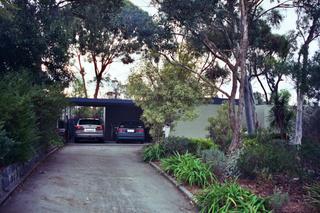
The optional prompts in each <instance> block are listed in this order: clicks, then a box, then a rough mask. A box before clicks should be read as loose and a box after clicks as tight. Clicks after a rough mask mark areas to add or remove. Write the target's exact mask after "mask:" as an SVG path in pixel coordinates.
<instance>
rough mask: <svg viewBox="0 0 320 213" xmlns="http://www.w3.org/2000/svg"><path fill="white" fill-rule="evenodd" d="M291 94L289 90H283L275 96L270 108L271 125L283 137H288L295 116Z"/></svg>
mask: <svg viewBox="0 0 320 213" xmlns="http://www.w3.org/2000/svg"><path fill="white" fill-rule="evenodd" d="M290 97H291V94H290V92H289V91H288V90H281V91H280V93H279V94H276V95H275V96H274V97H272V98H273V106H272V108H271V110H270V126H271V127H273V128H274V129H275V130H276V131H277V132H278V133H279V134H280V136H281V138H282V139H287V138H288V134H289V133H290V131H291V126H292V125H291V124H292V123H291V121H292V119H293V118H294V113H293V110H292V109H291V107H290V105H289V101H290Z"/></svg>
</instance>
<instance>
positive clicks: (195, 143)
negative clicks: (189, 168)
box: [164, 137, 217, 155]
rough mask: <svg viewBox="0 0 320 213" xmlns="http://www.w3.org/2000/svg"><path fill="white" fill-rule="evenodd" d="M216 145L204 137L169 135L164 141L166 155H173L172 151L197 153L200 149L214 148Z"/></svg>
mask: <svg viewBox="0 0 320 213" xmlns="http://www.w3.org/2000/svg"><path fill="white" fill-rule="evenodd" d="M216 146H217V145H215V144H214V142H213V141H212V140H210V139H204V138H203V139H202V138H185V137H169V138H168V139H167V140H166V141H165V142H164V147H165V152H166V154H167V155H173V154H174V153H179V154H185V153H192V154H197V153H199V151H201V150H204V149H210V148H214V147H216Z"/></svg>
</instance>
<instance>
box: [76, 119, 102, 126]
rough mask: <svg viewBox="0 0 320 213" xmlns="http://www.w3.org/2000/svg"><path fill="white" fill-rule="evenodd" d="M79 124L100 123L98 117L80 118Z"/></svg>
mask: <svg viewBox="0 0 320 213" xmlns="http://www.w3.org/2000/svg"><path fill="white" fill-rule="evenodd" d="M79 125H100V120H98V119H80V120H79Z"/></svg>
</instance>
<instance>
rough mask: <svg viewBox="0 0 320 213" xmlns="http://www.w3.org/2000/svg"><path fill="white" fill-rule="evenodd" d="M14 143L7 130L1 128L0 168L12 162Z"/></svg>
mask: <svg viewBox="0 0 320 213" xmlns="http://www.w3.org/2000/svg"><path fill="white" fill-rule="evenodd" d="M13 145H14V142H13V141H12V140H11V139H10V138H8V136H7V133H6V131H5V130H3V129H2V125H1V126H0V166H3V165H5V164H6V163H7V162H8V161H9V162H10V160H8V159H10V158H11V157H10V151H11V150H12V147H13Z"/></svg>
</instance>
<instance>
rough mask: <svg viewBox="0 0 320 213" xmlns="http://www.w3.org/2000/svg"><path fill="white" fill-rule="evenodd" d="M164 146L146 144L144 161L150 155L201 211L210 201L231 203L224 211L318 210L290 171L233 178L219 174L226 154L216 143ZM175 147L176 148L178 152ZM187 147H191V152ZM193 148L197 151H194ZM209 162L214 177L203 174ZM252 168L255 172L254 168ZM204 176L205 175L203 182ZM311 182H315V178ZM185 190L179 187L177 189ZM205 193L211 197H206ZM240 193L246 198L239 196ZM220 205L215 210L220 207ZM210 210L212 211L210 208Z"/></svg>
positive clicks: (293, 212)
mask: <svg viewBox="0 0 320 213" xmlns="http://www.w3.org/2000/svg"><path fill="white" fill-rule="evenodd" d="M251 142H252V141H251ZM166 146H167V144H163V145H160V144H156V145H155V146H149V147H147V148H146V149H145V152H144V157H145V161H149V160H150V159H149V158H150V157H151V158H152V159H151V161H152V162H153V163H152V164H154V165H156V166H157V167H158V168H159V169H158V170H160V172H161V173H162V174H164V176H166V177H167V178H168V179H169V180H170V181H171V182H173V183H174V185H176V186H177V187H178V188H179V189H180V188H183V189H184V190H186V191H188V194H192V195H191V196H189V199H191V200H193V201H194V202H195V203H196V204H197V205H198V206H199V208H200V209H202V210H204V212H207V211H208V209H210V205H216V204H217V205H222V206H220V207H219V208H229V206H230V205H231V206H233V207H232V208H231V209H227V211H234V210H235V211H239V210H240V211H246V210H248V209H251V208H253V209H256V210H254V211H253V212H270V211H271V210H273V212H283V213H289V212H290V213H304V212H310V213H311V212H317V210H316V209H312V208H313V207H311V204H310V194H307V192H310V190H309V189H308V190H306V188H305V185H306V182H303V183H304V184H303V183H302V181H303V180H302V179H299V178H297V177H298V176H296V175H294V176H293V175H289V174H286V172H278V173H275V172H273V173H268V172H266V173H257V174H259V176H256V177H250V178H249V177H246V176H240V177H239V178H236V179H234V178H225V175H226V173H225V174H224V175H221V174H222V173H221V171H222V170H221V169H222V168H225V169H226V165H227V164H226V163H227V162H226V161H225V160H226V158H225V157H224V156H223V153H222V152H221V151H219V150H217V149H216V147H213V148H210V149H204V150H203V151H201V149H199V147H198V148H195V147H194V144H193V145H192V146H191V148H192V149H187V148H188V143H186V142H185V141H183V142H181V141H178V142H176V141H173V142H172V143H171V144H169V147H170V149H169V151H168V150H167V148H166ZM175 150H178V152H177V151H175ZM189 150H191V153H190V152H189ZM195 150H197V151H196V152H195ZM179 153H181V154H179ZM267 160H269V159H267ZM215 161H218V162H215ZM201 162H202V163H201ZM209 164H210V170H211V173H212V174H213V179H211V178H209V179H206V178H207V177H208V176H204V173H206V172H207V169H206V168H207V166H206V165H209ZM192 165H193V166H192ZM199 168H201V169H199ZM271 168H272V167H271ZM286 171H287V170H286ZM253 172H256V170H253ZM195 173H197V174H195ZM270 175H271V176H270ZM197 178H200V179H201V181H199V180H194V179H197ZM203 179H205V181H204V182H203ZM188 183H191V184H188ZM310 183H314V180H313V181H312V182H310ZM319 189H320V187H319V188H318V189H316V191H317V192H316V195H315V197H316V196H318V195H317V193H318V191H319ZM184 190H181V189H180V191H184ZM210 190H211V191H210ZM229 193H231V200H232V199H235V200H236V201H235V202H236V203H233V202H231V203H230V199H229ZM239 194H240V195H239ZM208 196H209V197H210V196H213V197H211V198H209V200H208V198H207V197H208ZM243 196H244V197H245V200H246V201H245V202H243V201H242V200H241V199H242V198H241V197H243ZM220 197H223V198H221V199H223V200H221V202H222V203H223V204H220V201H217V200H219V199H217V198H220ZM239 197H240V200H239ZM316 199H317V198H316ZM199 200H200V201H199ZM257 200H258V201H257ZM211 202H213V203H216V204H212V203H211ZM228 202H229V203H228ZM315 202H318V201H317V200H316V201H315ZM262 203H263V204H262ZM261 204H262V206H261ZM316 205H317V204H316ZM226 206H227V207H226ZM238 206H240V209H238ZM214 208H215V210H214V212H216V211H217V208H216V206H215V207H214ZM219 208H218V211H217V212H220V211H222V210H219ZM210 212H212V211H211V210H210Z"/></svg>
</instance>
